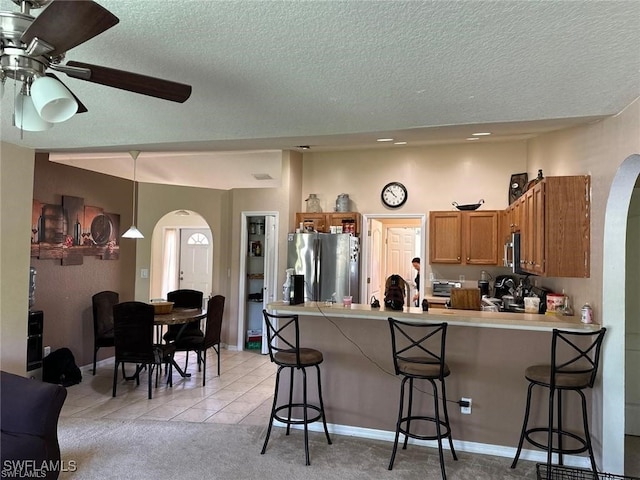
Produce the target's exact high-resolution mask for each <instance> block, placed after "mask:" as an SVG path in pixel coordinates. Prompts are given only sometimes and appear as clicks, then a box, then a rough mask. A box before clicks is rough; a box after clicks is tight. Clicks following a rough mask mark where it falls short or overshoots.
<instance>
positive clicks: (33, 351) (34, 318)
mask: <svg viewBox="0 0 640 480" xmlns="http://www.w3.org/2000/svg"><path fill="white" fill-rule="evenodd" d="M43 326H44V313H43V312H42V310H33V311H30V312H29V326H28V330H27V372H30V371H31V370H35V369H37V368H41V367H42V330H43Z"/></svg>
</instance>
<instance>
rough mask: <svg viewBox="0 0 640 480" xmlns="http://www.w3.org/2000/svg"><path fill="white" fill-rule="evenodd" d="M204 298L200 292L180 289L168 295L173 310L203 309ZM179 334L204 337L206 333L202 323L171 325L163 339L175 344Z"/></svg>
mask: <svg viewBox="0 0 640 480" xmlns="http://www.w3.org/2000/svg"><path fill="white" fill-rule="evenodd" d="M203 298H204V295H203V293H202V292H200V291H198V290H190V289H180V290H174V291H172V292H169V293H167V301H168V302H173V308H202V299H203ZM183 328H184V330H183ZM178 334H181V335H189V336H192V337H193V336H199V337H204V332H203V331H202V330H201V329H200V322H199V321H198V322H192V323H189V324H188V325H186V326H184V325H169V328H168V329H167V332H166V333H165V334H164V335H163V336H162V338H163V339H164V341H165V342H173V341H175V339H176V337H177V336H178Z"/></svg>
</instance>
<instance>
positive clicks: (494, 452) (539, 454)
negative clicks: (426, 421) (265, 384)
mask: <svg viewBox="0 0 640 480" xmlns="http://www.w3.org/2000/svg"><path fill="white" fill-rule="evenodd" d="M273 425H274V426H277V427H286V424H284V423H282V422H278V421H275V422H274V423H273ZM291 428H297V429H299V430H301V429H302V425H292V426H291ZM327 428H328V429H329V433H330V434H336V435H344V436H348V437H359V438H366V439H369V440H382V441H386V442H391V443H392V442H393V441H394V439H395V432H391V431H388V430H377V429H373V428H364V427H353V426H350V425H337V424H333V423H328V424H327ZM309 430H310V431H312V432H324V429H323V428H322V423H319V422H316V423H312V424H310V425H309ZM400 438H401V439H403V438H404V437H403V436H401V437H400ZM409 443H410V444H412V445H419V446H423V447H430V448H438V443H437V442H436V441H435V440H416V439H414V438H410V439H409ZM453 446H454V448H455V449H456V451H460V452H467V453H476V454H479V455H491V456H495V457H504V458H510V459H512V458H513V457H514V456H515V454H516V448H515V447H505V446H503V445H491V444H487V443H478V442H467V441H464V440H455V439H454V440H453ZM442 447H443V448H444V449H445V450H449V444H448V442H445V443H443V444H442ZM520 460H527V461H530V462H539V463H545V462H546V461H547V455H546V453H544V452H543V451H542V450H526V449H523V450H522V452H521V453H520ZM563 460H564V464H565V465H567V466H569V467H580V468H591V463H590V462H589V458H588V457H579V456H576V455H564V457H563ZM553 461H554V462H555V463H557V461H558V460H557V458H556V456H555V455H554V460H553Z"/></svg>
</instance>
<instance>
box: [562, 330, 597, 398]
mask: <svg viewBox="0 0 640 480" xmlns="http://www.w3.org/2000/svg"><path fill="white" fill-rule="evenodd" d="M606 331H607V329H606V328H601V329H600V330H598V331H596V332H570V331H567V330H559V329H554V330H553V335H552V339H551V387H552V388H553V387H555V379H556V375H558V374H562V375H572V374H573V375H584V374H585V373H588V374H590V377H589V387H593V384H594V383H595V380H596V376H597V374H598V367H599V364H600V351H601V348H602V342H603V340H604V334H605V333H606Z"/></svg>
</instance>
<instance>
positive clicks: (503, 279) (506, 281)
mask: <svg viewBox="0 0 640 480" xmlns="http://www.w3.org/2000/svg"><path fill="white" fill-rule="evenodd" d="M516 286H517V284H516V279H515V277H513V275H497V276H496V281H495V283H494V284H493V296H494V297H495V298H502V297H503V296H504V295H513V292H514V291H515V289H516Z"/></svg>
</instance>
